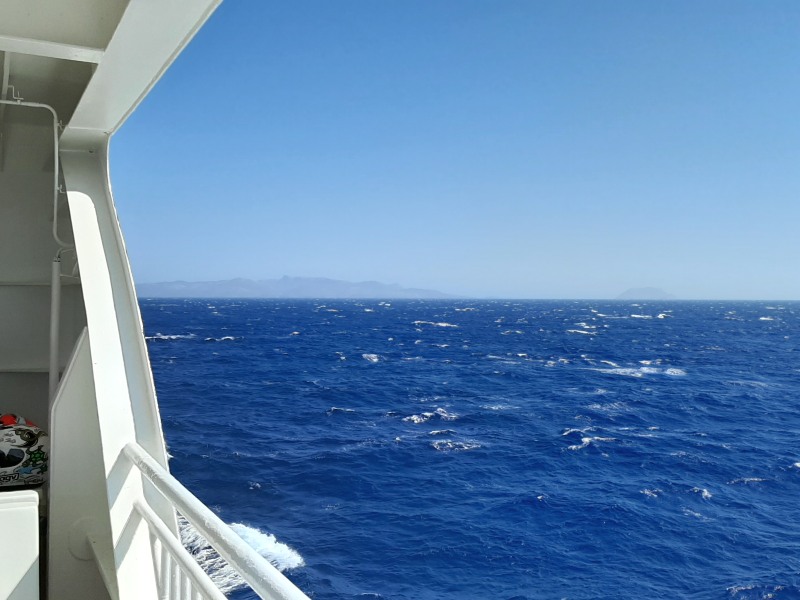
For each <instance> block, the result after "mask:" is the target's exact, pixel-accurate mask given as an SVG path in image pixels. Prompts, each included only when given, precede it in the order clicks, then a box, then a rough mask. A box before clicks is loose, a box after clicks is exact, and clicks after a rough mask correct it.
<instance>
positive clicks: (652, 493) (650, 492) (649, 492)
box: [639, 488, 661, 498]
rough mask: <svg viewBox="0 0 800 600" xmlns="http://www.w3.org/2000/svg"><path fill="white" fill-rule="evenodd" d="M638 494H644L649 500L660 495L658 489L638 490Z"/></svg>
mask: <svg viewBox="0 0 800 600" xmlns="http://www.w3.org/2000/svg"><path fill="white" fill-rule="evenodd" d="M639 493H640V494H644V495H645V496H647V497H649V498H658V495H659V494H660V493H661V490H659V489H658V488H656V489H652V490H649V489H647V488H645V489H643V490H639Z"/></svg>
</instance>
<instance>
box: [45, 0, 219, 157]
mask: <svg viewBox="0 0 800 600" xmlns="http://www.w3.org/2000/svg"><path fill="white" fill-rule="evenodd" d="M221 1H222V0H169V1H159V2H155V1H152V0H130V2H129V3H128V7H127V8H126V10H125V13H124V14H123V15H122V20H121V21H120V22H119V25H117V29H116V31H115V33H114V37H113V38H112V40H111V42H109V44H108V47H107V48H106V52H105V54H104V56H103V62H102V63H101V64H100V65H98V67H97V70H96V71H95V73H94V75H93V76H92V80H91V81H90V82H89V85H88V86H87V87H86V91H85V92H84V93H83V97H82V98H81V101H80V103H79V104H78V107H77V108H76V109H75V112H74V113H73V115H72V119H70V122H69V124H68V125H67V127H66V129H65V130H64V133H63V134H62V136H61V139H62V143H63V144H64V146H65V147H70V148H81V147H86V146H87V145H88V144H89V142H88V140H91V139H92V138H97V137H98V136H104V135H105V136H108V135H110V134H112V133H114V132H115V131H116V130H117V129H118V128H119V127H120V125H122V123H123V122H124V121H125V119H127V118H128V115H130V113H131V112H133V110H134V109H135V108H136V106H138V104H139V102H141V100H142V98H144V97H145V95H147V93H148V92H149V91H150V89H151V88H152V87H153V86H154V85H155V83H156V82H157V81H158V79H159V78H160V77H161V75H162V74H163V73H164V71H165V70H166V69H167V67H169V65H170V64H172V61H173V60H175V58H176V57H177V56H178V54H179V53H180V51H181V50H182V49H183V47H184V46H186V44H187V43H189V41H190V40H191V39H192V37H193V36H194V34H195V33H197V31H198V30H199V29H200V27H201V26H202V25H203V23H204V22H205V20H206V19H207V18H208V17H209V16H210V15H211V13H212V12H214V9H215V8H216V7H217V5H219V3H220V2H221Z"/></svg>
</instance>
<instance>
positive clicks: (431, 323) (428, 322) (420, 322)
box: [414, 321, 458, 327]
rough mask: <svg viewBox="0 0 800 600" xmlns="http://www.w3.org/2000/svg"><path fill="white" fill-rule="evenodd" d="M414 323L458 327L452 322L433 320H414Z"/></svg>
mask: <svg viewBox="0 0 800 600" xmlns="http://www.w3.org/2000/svg"><path fill="white" fill-rule="evenodd" d="M414 325H433V326H434V327H458V325H453V324H452V323H434V322H433V321H414Z"/></svg>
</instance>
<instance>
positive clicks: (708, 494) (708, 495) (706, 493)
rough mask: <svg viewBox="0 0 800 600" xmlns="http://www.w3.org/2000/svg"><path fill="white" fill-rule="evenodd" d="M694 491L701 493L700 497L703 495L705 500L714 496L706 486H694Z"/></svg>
mask: <svg viewBox="0 0 800 600" xmlns="http://www.w3.org/2000/svg"><path fill="white" fill-rule="evenodd" d="M692 491H693V492H694V493H695V494H700V497H701V498H702V499H703V500H711V498H713V496H714V495H713V494H712V493H711V492H709V491H708V490H707V489H706V488H699V487H693V488H692Z"/></svg>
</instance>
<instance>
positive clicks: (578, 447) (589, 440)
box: [569, 437, 617, 450]
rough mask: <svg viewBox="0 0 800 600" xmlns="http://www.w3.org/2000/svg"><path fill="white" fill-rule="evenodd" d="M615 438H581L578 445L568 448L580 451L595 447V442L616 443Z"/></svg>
mask: <svg viewBox="0 0 800 600" xmlns="http://www.w3.org/2000/svg"><path fill="white" fill-rule="evenodd" d="M616 441H617V440H616V439H615V438H610V437H582V438H581V443H580V444H573V445H572V446H569V450H582V449H583V448H586V447H587V446H590V445H597V442H616Z"/></svg>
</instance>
